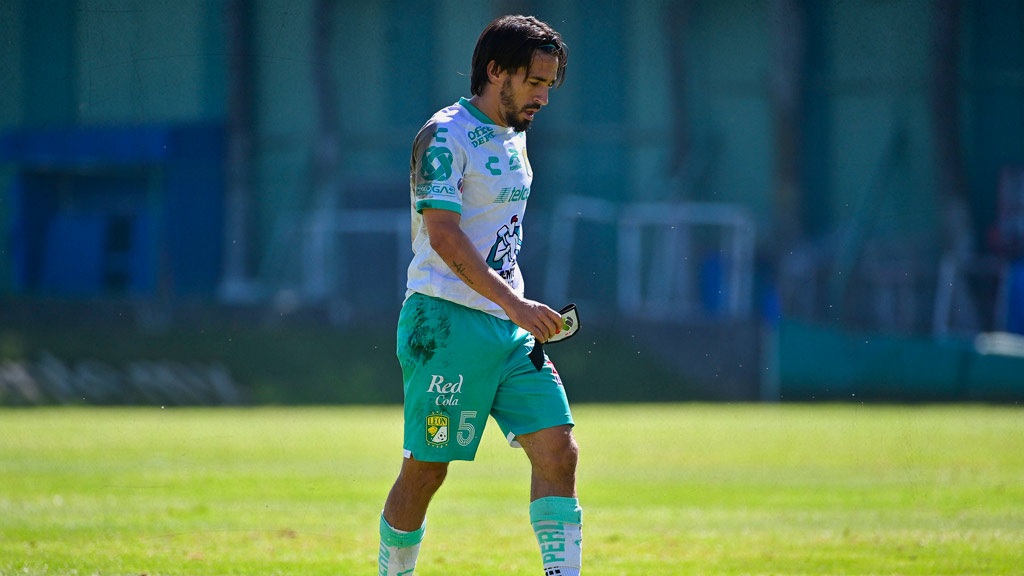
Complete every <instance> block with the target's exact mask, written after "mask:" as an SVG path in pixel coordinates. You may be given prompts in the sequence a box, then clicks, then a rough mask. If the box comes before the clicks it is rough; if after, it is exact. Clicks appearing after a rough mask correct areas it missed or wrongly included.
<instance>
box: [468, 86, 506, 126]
mask: <svg viewBox="0 0 1024 576" xmlns="http://www.w3.org/2000/svg"><path fill="white" fill-rule="evenodd" d="M469 103H470V104H472V105H473V106H475V107H476V109H477V110H479V111H481V112H483V113H484V114H485V115H486V116H487V117H488V118H490V119H491V121H492V122H494V123H495V124H497V125H498V126H501V127H503V128H507V127H508V125H507V124H505V123H504V122H502V119H501V114H500V113H499V110H500V107H499V106H498V101H497V100H496V99H495V98H489V97H488V95H487V94H486V93H485V94H484V95H479V94H476V95H474V96H473V97H472V98H470V99H469Z"/></svg>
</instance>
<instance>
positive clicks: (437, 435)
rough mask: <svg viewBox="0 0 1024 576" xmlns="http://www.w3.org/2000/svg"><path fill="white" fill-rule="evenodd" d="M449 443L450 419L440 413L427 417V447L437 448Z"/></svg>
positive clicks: (433, 413)
mask: <svg viewBox="0 0 1024 576" xmlns="http://www.w3.org/2000/svg"><path fill="white" fill-rule="evenodd" d="M447 443H448V417H447V416H445V415H444V414H441V413H438V412H432V413H431V414H430V415H429V416H427V446H433V447H435V448H437V447H441V446H444V445H445V444H447Z"/></svg>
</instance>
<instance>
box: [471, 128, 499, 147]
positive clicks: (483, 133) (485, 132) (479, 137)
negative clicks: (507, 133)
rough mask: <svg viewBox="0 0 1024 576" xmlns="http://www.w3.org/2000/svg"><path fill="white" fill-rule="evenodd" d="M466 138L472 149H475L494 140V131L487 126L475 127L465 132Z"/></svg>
mask: <svg viewBox="0 0 1024 576" xmlns="http://www.w3.org/2000/svg"><path fill="white" fill-rule="evenodd" d="M466 137H467V138H469V141H470V142H472V143H473V148H476V147H478V146H481V145H483V144H487V143H488V142H490V141H491V138H494V129H493V128H491V127H489V126H477V127H476V129H474V130H470V131H469V132H466Z"/></svg>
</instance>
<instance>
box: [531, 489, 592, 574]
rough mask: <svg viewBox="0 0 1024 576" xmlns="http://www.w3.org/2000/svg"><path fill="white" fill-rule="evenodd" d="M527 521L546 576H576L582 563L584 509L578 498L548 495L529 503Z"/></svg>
mask: <svg viewBox="0 0 1024 576" xmlns="http://www.w3.org/2000/svg"><path fill="white" fill-rule="evenodd" d="M530 523H531V524H532V525H533V532H534V534H536V536H537V543H538V544H540V555H541V561H542V562H543V563H544V573H545V574H547V575H561V576H576V575H578V574H579V573H580V569H581V568H582V566H583V531H582V527H583V509H582V508H580V501H579V499H578V498H561V497H557V496H549V497H547V498H538V499H537V500H534V501H533V502H532V503H530Z"/></svg>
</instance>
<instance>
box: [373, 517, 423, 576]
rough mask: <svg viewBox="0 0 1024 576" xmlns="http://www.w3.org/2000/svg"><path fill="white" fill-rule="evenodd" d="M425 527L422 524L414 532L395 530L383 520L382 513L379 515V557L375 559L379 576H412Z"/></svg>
mask: <svg viewBox="0 0 1024 576" xmlns="http://www.w3.org/2000/svg"><path fill="white" fill-rule="evenodd" d="M426 527H427V523H426V522H424V523H423V526H420V529H419V530H416V531H414V532H404V531H402V530H396V529H395V528H392V527H391V524H388V521H387V520H385V519H384V514H383V513H382V514H381V515H380V556H378V558H377V567H378V569H379V572H380V576H412V573H413V570H415V569H416V558H417V557H418V556H419V554H420V542H422V541H423V532H424V530H425V529H426Z"/></svg>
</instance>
